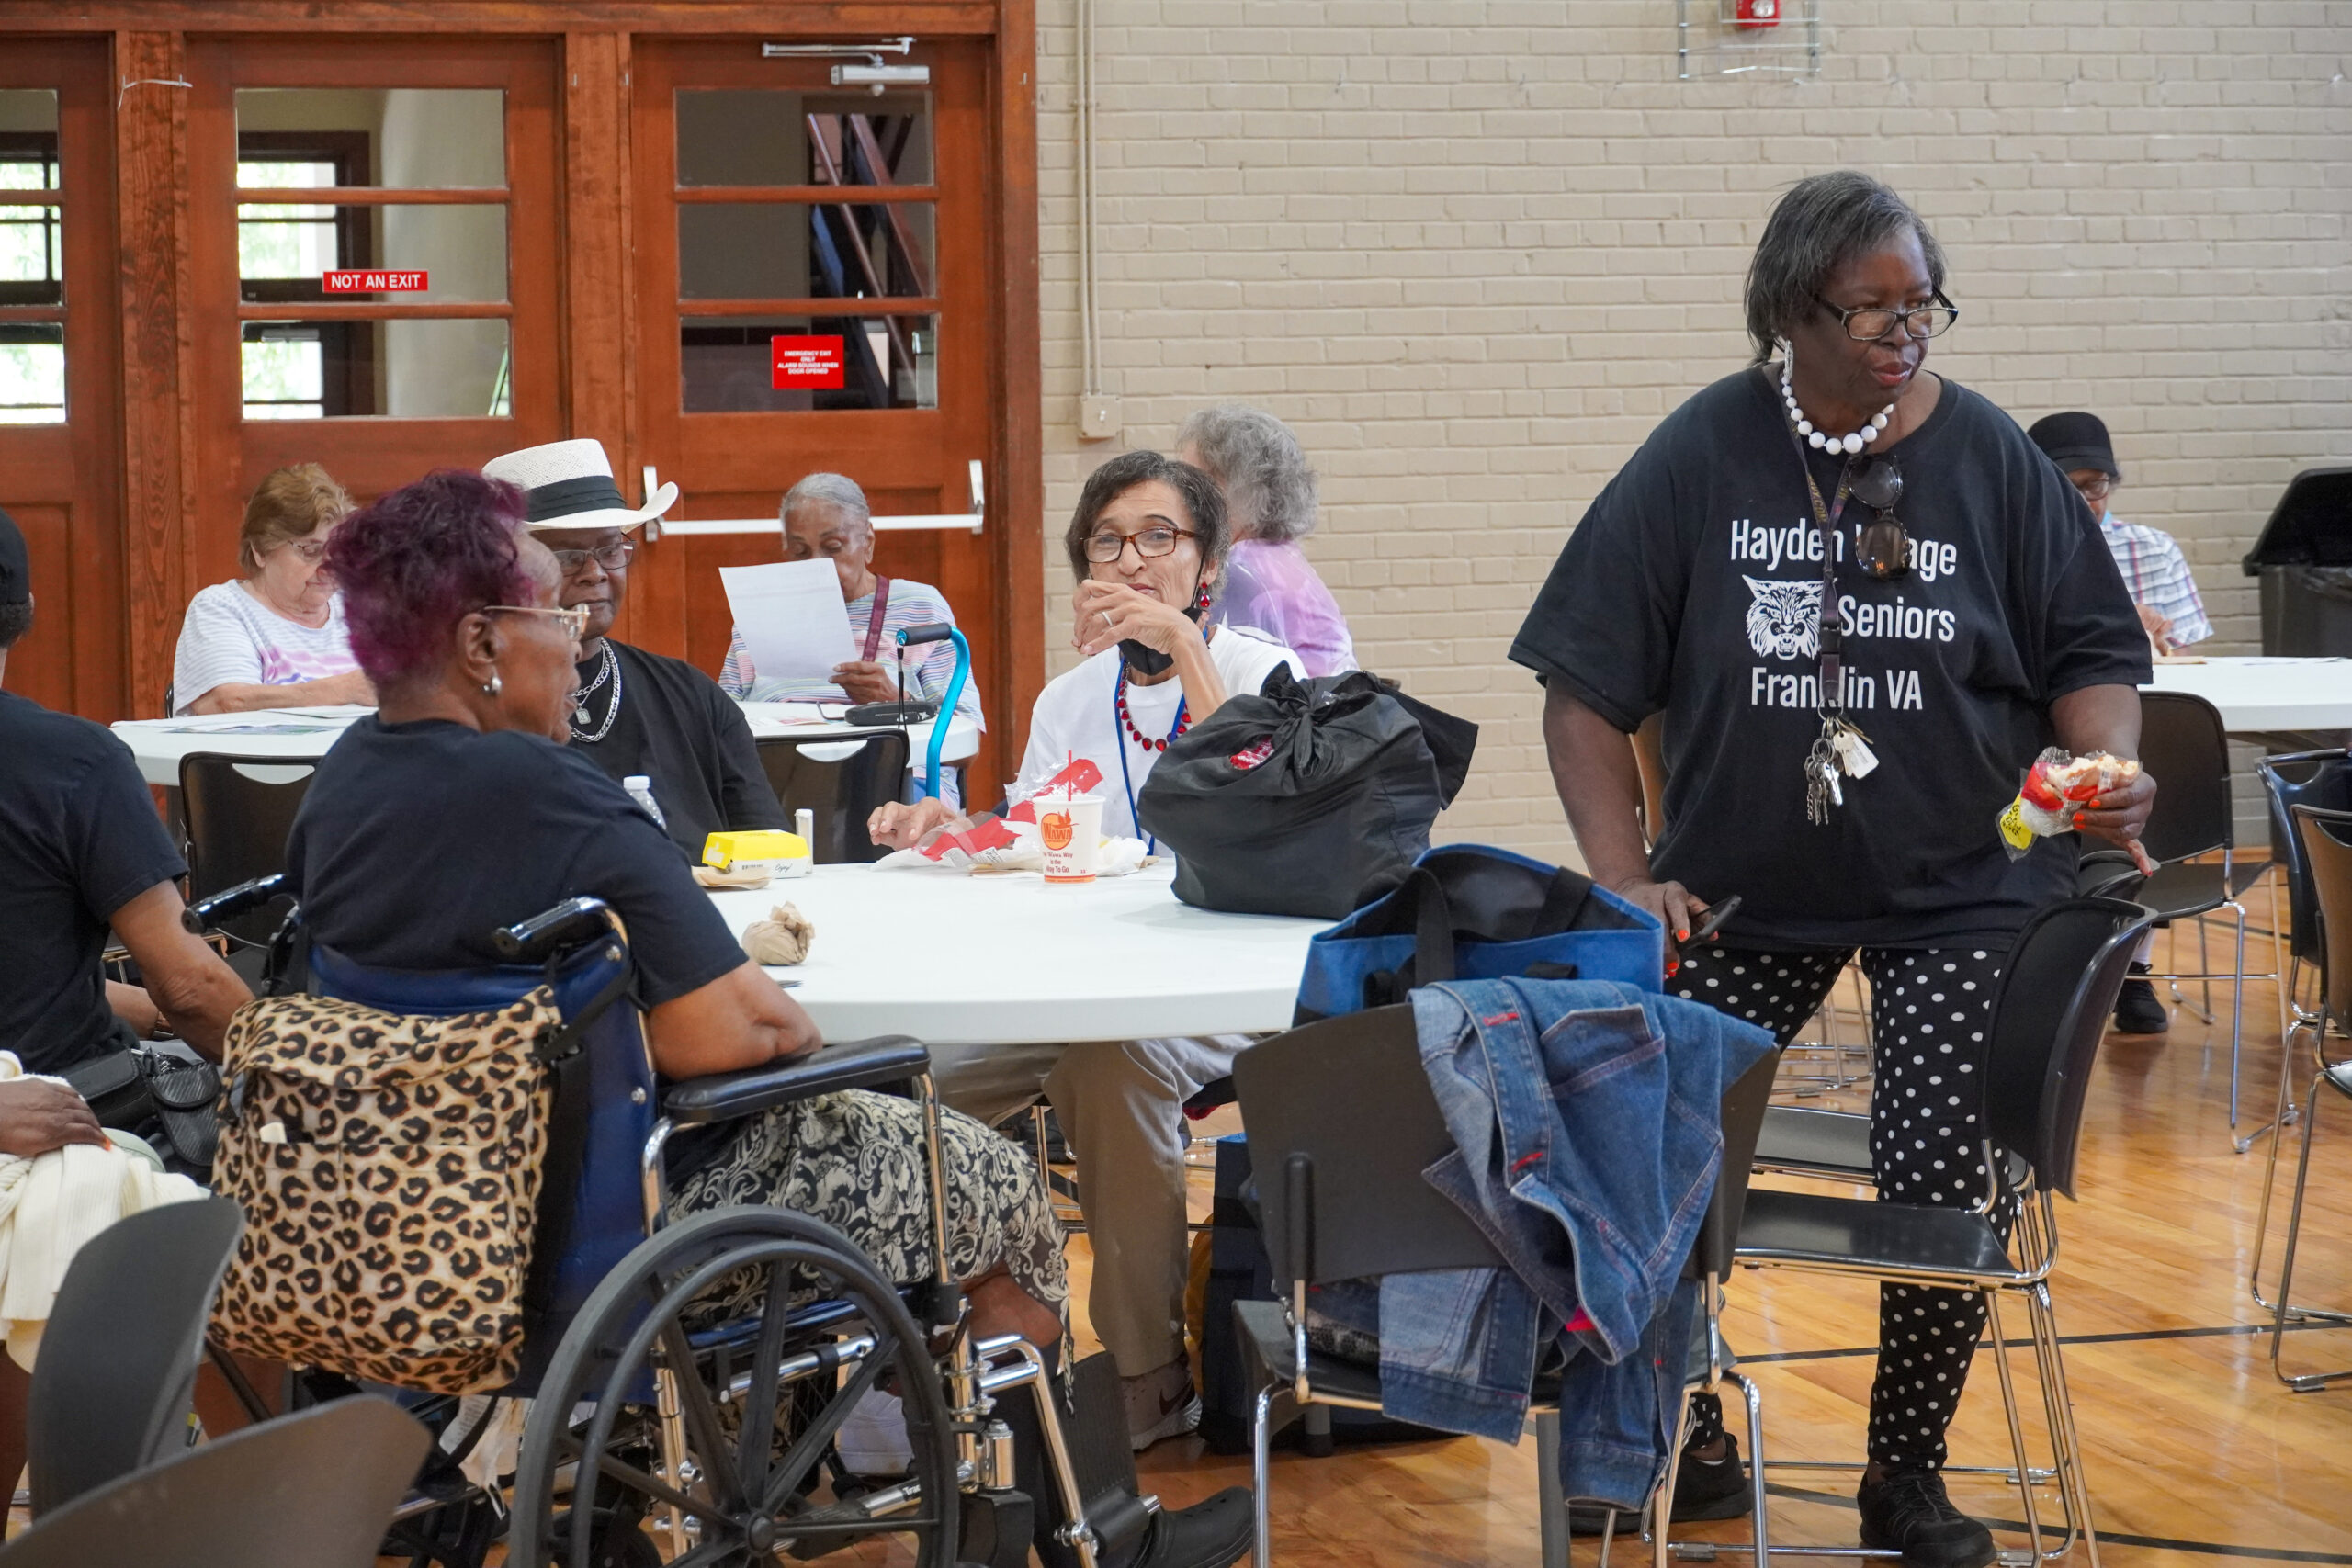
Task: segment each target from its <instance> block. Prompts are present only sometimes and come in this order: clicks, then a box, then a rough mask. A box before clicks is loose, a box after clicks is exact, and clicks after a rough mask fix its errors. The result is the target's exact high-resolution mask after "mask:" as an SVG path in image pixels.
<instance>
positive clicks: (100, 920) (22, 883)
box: [0, 512, 253, 1153]
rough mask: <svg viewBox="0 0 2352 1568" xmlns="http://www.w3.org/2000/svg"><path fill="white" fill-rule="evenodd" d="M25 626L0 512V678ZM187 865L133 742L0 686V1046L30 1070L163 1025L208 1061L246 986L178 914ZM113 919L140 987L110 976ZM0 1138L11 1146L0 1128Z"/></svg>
mask: <svg viewBox="0 0 2352 1568" xmlns="http://www.w3.org/2000/svg"><path fill="white" fill-rule="evenodd" d="M32 624H33V593H32V569H31V561H30V558H29V555H28V552H27V550H26V548H25V536H24V535H23V534H22V533H20V532H18V531H17V525H16V522H15V520H14V519H12V518H10V517H9V515H8V514H7V513H5V512H0V681H5V680H6V673H7V662H8V650H9V649H11V648H13V647H14V646H15V645H16V644H17V642H18V641H19V640H20V639H21V638H22V637H24V635H25V634H26V633H27V632H28V631H30V630H31V629H32ZM186 874H187V865H186V864H184V863H182V862H181V860H180V856H179V852H178V851H177V850H175V848H173V846H172V841H171V839H170V838H169V837H168V836H167V835H166V834H165V833H164V825H163V823H162V822H161V821H160V820H159V819H158V818H156V815H155V802H154V799H153V796H151V795H149V794H148V793H147V784H146V781H145V780H143V779H141V777H140V776H139V766H138V764H137V763H136V762H134V761H132V760H131V756H130V748H129V747H127V746H125V745H123V743H122V742H121V741H119V740H118V739H115V738H114V736H112V735H111V734H109V733H107V730H106V729H105V728H103V727H102V726H99V725H96V724H93V723H91V722H90V721H89V720H88V719H85V718H75V717H74V716H71V715H67V714H60V713H51V712H50V711H49V710H48V709H47V708H44V707H42V706H41V705H40V704H39V703H36V702H32V701H29V700H28V699H27V698H24V697H20V696H17V695H16V694H14V693H11V692H6V691H0V953H6V962H5V963H0V1050H8V1051H13V1052H15V1053H16V1055H17V1060H18V1061H20V1062H21V1063H23V1065H24V1066H25V1068H26V1069H27V1070H28V1071H29V1072H35V1073H62V1072H63V1071H64V1070H65V1069H67V1068H69V1067H73V1066H78V1065H79V1064H81V1063H84V1062H86V1061H91V1060H93V1059H95V1058H96V1057H99V1056H103V1055H107V1054H108V1053H109V1052H113V1051H117V1050H120V1049H122V1048H123V1047H124V1046H125V1045H126V1044H128V1043H130V1039H131V1038H132V1037H133V1036H134V1035H136V1034H139V1033H146V1032H153V1030H154V1029H155V1028H157V1027H162V1026H168V1027H169V1028H170V1029H171V1030H172V1031H173V1032H175V1033H177V1034H178V1035H179V1036H180V1038H182V1039H184V1040H186V1041H187V1043H189V1044H191V1045H193V1046H195V1047H196V1048H197V1049H198V1050H199V1051H201V1052H203V1053H204V1054H205V1055H208V1056H211V1057H213V1058H215V1059H218V1058H219V1056H220V1036H221V1033H222V1032H224V1031H225V1030H226V1029H227V1028H228V1025H229V1015H230V1014H231V1013H232V1012H234V1011H236V1010H237V1009H238V1008H240V1007H242V1006H243V1005H244V1004H245V1003H246V1002H249V1001H251V1000H252V999H253V993H252V992H251V991H249V990H247V989H246V988H245V983H244V982H243V980H241V979H239V978H238V977H237V976H236V972H235V971H233V970H232V969H231V968H230V967H229V965H228V964H226V963H225V962H223V961H222V959H221V957H220V954H219V953H215V952H213V951H212V949H211V948H210V947H209V946H207V945H206V944H205V942H203V941H202V940H201V939H200V938H198V937H197V936H194V935H192V934H190V933H189V932H188V931H186V930H184V929H183V928H182V927H181V925H180V908H181V906H180V889H179V881H178V879H179V878H180V877H182V876H185V875H186ZM109 927H111V928H112V930H113V932H114V934H115V936H116V937H118V938H119V939H120V941H121V942H122V944H123V946H124V947H126V948H128V949H130V956H131V957H132V958H133V959H135V960H136V961H137V962H138V964H139V970H140V975H141V978H142V979H143V980H144V982H145V989H144V990H143V991H141V989H140V988H139V987H130V986H119V987H109V986H108V984H107V980H106V977H105V975H104V973H103V972H102V970H101V969H100V966H99V957H100V955H101V954H102V953H104V952H105V951H106V946H107V930H108V928H109ZM85 1114H86V1111H85ZM0 1120H4V1119H0ZM90 1130H91V1131H92V1132H93V1133H95V1131H96V1122H92V1123H91V1126H90ZM60 1141H61V1142H70V1141H74V1140H71V1139H62V1140H60ZM51 1146H55V1145H51ZM0 1151H6V1152H11V1153H13V1152H17V1151H16V1150H15V1149H13V1148H12V1147H11V1145H9V1144H8V1143H7V1141H6V1136H5V1135H0Z"/></svg>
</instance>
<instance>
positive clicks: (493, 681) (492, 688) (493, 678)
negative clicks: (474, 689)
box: [481, 670, 506, 697]
mask: <svg viewBox="0 0 2352 1568" xmlns="http://www.w3.org/2000/svg"><path fill="white" fill-rule="evenodd" d="M505 684H506V682H503V681H501V680H500V679H499V678H498V671H495V670H493V671H491V672H490V679H489V680H487V681H484V682H482V683H481V694H482V695H483V696H485V697H494V696H496V695H498V694H499V693H500V691H502V690H503V689H504V687H505Z"/></svg>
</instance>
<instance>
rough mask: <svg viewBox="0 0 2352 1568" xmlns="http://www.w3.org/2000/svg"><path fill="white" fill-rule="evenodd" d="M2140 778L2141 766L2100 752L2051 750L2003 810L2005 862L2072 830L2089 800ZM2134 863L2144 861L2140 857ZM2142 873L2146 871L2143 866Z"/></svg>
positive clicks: (2040, 758)
mask: <svg viewBox="0 0 2352 1568" xmlns="http://www.w3.org/2000/svg"><path fill="white" fill-rule="evenodd" d="M2139 776H2140V764H2139V763H2138V762H2136V761H2131V760H2130V759H2128V758H2123V757H2117V756H2112V755H2110V754H2109V753H2108V752H2105V751H2091V752H2086V754H2084V755H2083V756H2080V757H2075V756H2070V755H2068V754H2067V753H2066V752H2064V751H2062V750H2059V749H2058V748H2057V747H2055V746H2052V747H2051V748H2050V749H2049V750H2046V751H2044V752H2042V753H2041V756H2039V757H2036V758H2035V759H2034V760H2033V766H2032V767H2030V768H2029V769H2027V770H2026V775H2025V783H2024V784H2023V785H2022V786H2021V787H2020V788H2019V789H2018V794H2017V798H2016V799H2014V800H2012V801H2010V802H2009V804H2008V805H2007V807H2003V808H2002V811H2001V816H2000V821H1999V827H2000V833H2001V841H2002V843H2004V844H2005V845H2007V848H2008V852H2009V858H2010V859H2011V860H2017V859H2019V858H2021V857H2022V856H2023V855H2024V854H2025V852H2027V851H2028V850H2030V849H2031V848H2033V841H2034V840H2036V839H2046V838H2049V837H2051V836H2052V835H2053V834H2058V833H2064V832H2070V831H2072V830H2073V829H2074V826H2075V817H2076V816H2077V815H2078V814H2080V813H2081V811H2082V810H2083V809H2084V808H2085V807H2087V806H2089V805H2090V803H2091V802H2092V801H2095V800H2097V799H2098V797H2099V796H2101V795H2105V794H2106V793H2107V792H2108V791H2109V790H2112V789H2120V788H2122V787H2123V786H2124V785H2125V784H2130V783H2131V781H2132V780H2133V779H2135V778H2138V777H2139ZM2135 848H2136V846H2135ZM2134 858H2137V859H2142V860H2143V862H2144V856H2143V855H2138V854H2136V853H2135V857H2134ZM2142 869H2143V870H2146V869H2148V867H2147V866H2146V865H2145V864H2144V863H2143V866H2142Z"/></svg>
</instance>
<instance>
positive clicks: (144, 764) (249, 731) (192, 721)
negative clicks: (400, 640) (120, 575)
mask: <svg viewBox="0 0 2352 1568" xmlns="http://www.w3.org/2000/svg"><path fill="white" fill-rule="evenodd" d="M784 706H785V705H784V704H780V703H745V704H744V705H743V715H744V717H745V718H747V719H749V720H750V721H751V726H752V736H753V737H754V738H755V739H768V738H771V737H777V736H789V737H791V738H792V739H796V740H817V741H825V740H834V739H838V740H841V741H842V742H844V743H846V744H848V745H851V746H854V745H855V744H856V743H857V742H858V741H859V740H860V739H865V738H866V737H870V736H874V735H881V734H888V733H889V731H888V730H878V729H861V728H858V727H857V726H855V725H851V724H842V723H838V722H836V723H827V724H787V723H785V722H784V721H783V720H782V719H781V718H780V717H779V716H778V713H779V710H781V709H782V708H783V707H784ZM374 711H375V710H374V709H372V708H362V707H334V708H264V709H261V710H258V711H256V712H254V713H220V714H192V715H189V716H185V717H181V718H137V719H126V720H124V721H123V722H122V723H120V724H118V725H116V726H115V727H114V732H115V733H116V734H117V735H119V736H120V737H121V738H122V740H123V743H124V744H125V745H127V746H129V747H130V754H131V755H132V756H134V757H136V758H138V759H139V773H140V776H141V778H144V779H145V780H146V781H147V782H148V783H149V784H160V785H162V786H164V787H165V788H173V787H175V786H177V784H179V782H180V759H181V758H182V757H185V756H187V755H188V754H189V753H191V752H196V751H219V752H224V753H227V754H228V755H230V756H234V757H243V758H251V759H254V760H255V761H265V762H315V761H318V760H319V759H320V758H322V757H323V756H325V755H326V754H327V748H328V747H330V746H332V745H334V743H335V740H336V739H337V738H338V737H339V736H341V735H342V734H343V731H344V728H345V726H346V725H348V724H350V723H351V721H352V720H353V719H356V718H357V717H358V716H360V715H362V714H365V713H372V712H374ZM907 738H908V740H909V743H910V745H909V751H908V765H909V766H910V768H918V769H919V768H921V767H922V764H923V759H924V756H925V754H926V751H927V750H928V748H929V747H930V745H931V726H930V725H928V724H917V725H910V726H909V727H908V729H907ZM979 748H980V732H979V728H978V726H977V725H975V724H973V722H972V721H971V719H970V718H969V717H967V716H965V715H963V714H957V715H956V716H955V719H954V721H953V722H952V723H950V724H949V725H948V727H947V743H946V745H945V746H944V748H943V749H942V750H941V753H940V760H941V761H947V762H960V761H963V760H964V759H965V758H967V757H969V756H970V755H972V753H973V752H975V751H977V750H979Z"/></svg>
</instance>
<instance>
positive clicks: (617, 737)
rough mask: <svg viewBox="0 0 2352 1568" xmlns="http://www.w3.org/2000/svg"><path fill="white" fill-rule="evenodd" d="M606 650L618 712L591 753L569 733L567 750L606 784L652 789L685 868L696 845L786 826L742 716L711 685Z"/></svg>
mask: <svg viewBox="0 0 2352 1568" xmlns="http://www.w3.org/2000/svg"><path fill="white" fill-rule="evenodd" d="M605 646H606V647H608V648H610V649H612V650H613V652H614V654H615V656H616V659H617V661H618V664H619V669H618V671H616V673H617V674H618V676H619V679H620V686H621V697H620V711H619V712H618V713H616V714H614V715H613V726H612V728H610V729H609V730H607V731H605V737H604V739H601V740H598V741H595V742H594V743H593V744H592V743H591V742H589V741H585V740H582V739H579V737H578V736H577V735H576V734H575V735H574V736H573V738H572V742H571V746H572V750H576V751H578V752H579V753H580V754H581V755H582V756H584V757H586V758H587V759H588V760H589V761H592V762H594V763H595V764H596V766H598V767H599V768H602V769H603V770H604V771H605V775H606V776H607V777H609V778H611V779H612V780H613V781H614V782H615V783H618V782H619V781H620V780H622V779H625V778H628V776H629V775H630V774H632V773H643V774H644V775H645V776H646V777H647V778H648V779H650V780H651V781H652V784H653V802H654V804H655V805H656V806H659V807H661V808H662V821H663V822H664V823H665V824H666V825H667V826H668V827H669V829H670V837H671V838H672V839H673V840H676V842H677V845H678V847H679V848H680V849H682V850H684V851H685V852H686V858H687V859H689V860H692V861H695V862H700V861H701V859H702V850H703V843H704V841H705V840H707V839H708V838H709V837H710V835H711V834H713V833H718V832H725V831H731V830H737V829H746V828H790V827H791V826H792V821H791V818H787V817H786V815H785V813H784V807H783V806H782V805H781V804H780V803H779V802H778V801H777V800H776V797H775V785H773V784H769V783H768V778H767V774H766V773H764V772H763V771H762V770H761V768H760V753H759V750H758V748H757V747H756V746H755V745H754V744H753V743H752V727H751V725H750V724H748V723H746V722H745V721H744V718H743V710H742V709H741V708H740V707H738V706H736V705H735V701H734V699H733V698H731V697H729V695H728V694H726V693H725V692H723V691H721V690H719V687H718V682H716V681H714V680H712V679H711V678H710V677H709V676H707V675H706V674H704V673H703V672H702V671H699V670H697V669H695V667H694V666H693V665H691V664H689V663H687V662H686V661H685V660H683V659H671V658H668V657H666V656H664V655H662V654H659V653H648V652H646V651H645V650H644V649H641V648H631V647H629V645H628V644H627V643H625V642H619V641H616V640H614V639H612V638H609V637H608V638H606V639H605ZM603 662H604V656H603V655H602V654H599V655H597V657H596V658H594V659H592V660H589V661H588V662H586V663H584V664H582V665H581V666H580V680H581V683H582V684H583V685H584V684H586V683H587V682H590V681H593V680H594V679H595V678H596V672H597V669H598V667H599V666H600V665H601V664H602V663H603ZM612 684H613V682H612V680H611V679H610V678H607V679H606V681H605V684H604V686H603V688H601V689H599V690H597V691H594V692H592V693H590V694H588V697H587V700H586V704H585V705H586V707H587V709H588V712H589V714H590V718H589V719H588V721H587V728H588V729H589V730H590V731H591V732H592V733H593V732H594V730H595V729H597V728H599V727H601V726H602V725H603V723H604V722H605V714H606V713H607V712H609V711H610V707H609V705H610V704H611V703H612V700H613V694H612Z"/></svg>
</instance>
